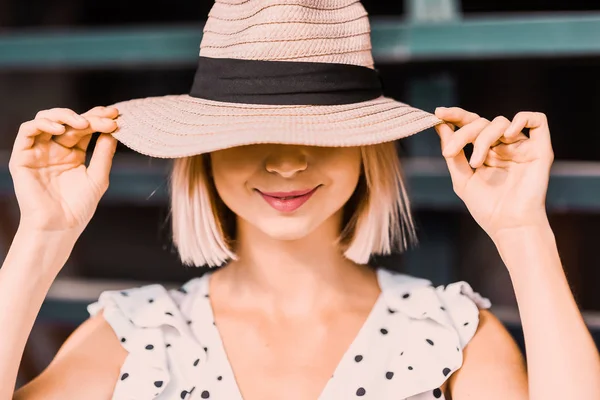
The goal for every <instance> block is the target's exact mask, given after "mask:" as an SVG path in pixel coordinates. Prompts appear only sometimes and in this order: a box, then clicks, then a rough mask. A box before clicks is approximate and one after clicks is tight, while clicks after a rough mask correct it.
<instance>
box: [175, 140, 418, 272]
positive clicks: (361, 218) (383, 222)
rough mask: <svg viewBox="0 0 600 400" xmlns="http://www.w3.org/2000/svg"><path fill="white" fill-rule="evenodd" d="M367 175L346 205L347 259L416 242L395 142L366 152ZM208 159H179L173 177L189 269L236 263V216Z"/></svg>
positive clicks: (343, 239) (179, 241)
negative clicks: (212, 173)
mask: <svg viewBox="0 0 600 400" xmlns="http://www.w3.org/2000/svg"><path fill="white" fill-rule="evenodd" d="M361 154H362V173H361V176H360V179H359V182H358V185H357V187H356V189H355V191H354V193H353V194H352V196H351V197H350V199H349V200H348V202H347V203H346V204H345V206H344V217H343V224H342V230H341V233H340V236H339V239H338V244H339V245H340V246H341V248H342V250H343V251H344V255H345V257H346V258H348V259H350V260H352V261H354V262H356V263H358V264H367V263H368V261H369V259H370V257H371V256H372V255H386V254H390V253H392V252H394V251H403V250H405V249H406V248H407V247H408V246H409V244H413V243H415V242H416V236H415V228H414V224H413V220H412V216H411V214H410V205H409V202H408V197H407V194H406V189H405V187H404V182H403V176H402V170H401V167H400V159H399V157H398V153H397V150H396V146H395V144H394V142H387V143H382V144H376V145H371V146H363V147H361ZM209 170H210V159H209V155H207V154H204V155H198V156H192V157H184V158H178V159H176V160H175V161H174V163H173V169H172V172H171V182H170V190H171V218H172V229H173V243H174V244H175V246H176V247H177V250H178V253H179V257H180V259H181V261H182V262H183V263H184V264H185V265H195V266H202V265H207V266H210V267H214V266H219V265H222V264H224V263H226V262H227V261H228V260H231V259H233V260H235V259H236V255H235V253H234V252H233V250H232V246H231V244H232V242H233V241H234V240H235V229H236V224H235V215H234V214H233V212H232V211H231V210H229V208H227V206H225V204H224V203H223V201H222V200H221V199H220V197H219V195H218V193H217V190H216V187H215V185H214V182H213V180H212V178H211V177H210V174H209Z"/></svg>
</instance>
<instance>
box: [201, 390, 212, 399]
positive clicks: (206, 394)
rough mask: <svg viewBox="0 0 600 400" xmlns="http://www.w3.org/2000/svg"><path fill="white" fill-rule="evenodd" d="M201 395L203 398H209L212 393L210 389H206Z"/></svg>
mask: <svg viewBox="0 0 600 400" xmlns="http://www.w3.org/2000/svg"><path fill="white" fill-rule="evenodd" d="M200 397H202V398H203V399H208V398H209V397H210V393H208V391H206V390H205V391H204V392H202V393H201V394H200Z"/></svg>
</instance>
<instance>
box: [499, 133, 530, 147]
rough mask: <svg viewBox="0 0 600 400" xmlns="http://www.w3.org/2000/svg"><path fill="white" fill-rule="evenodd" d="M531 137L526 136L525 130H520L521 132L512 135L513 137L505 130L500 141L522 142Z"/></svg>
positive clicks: (509, 142)
mask: <svg viewBox="0 0 600 400" xmlns="http://www.w3.org/2000/svg"><path fill="white" fill-rule="evenodd" d="M527 139H529V138H528V137H527V136H525V134H524V133H523V132H519V134H518V135H517V136H511V137H506V131H505V132H504V135H503V136H502V137H500V139H499V140H500V142H502V143H505V144H511V143H517V142H520V141H522V140H527Z"/></svg>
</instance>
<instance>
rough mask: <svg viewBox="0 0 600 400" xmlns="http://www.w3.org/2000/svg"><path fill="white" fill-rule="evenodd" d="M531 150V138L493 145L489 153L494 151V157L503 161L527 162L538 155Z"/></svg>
mask: <svg viewBox="0 0 600 400" xmlns="http://www.w3.org/2000/svg"><path fill="white" fill-rule="evenodd" d="M529 150H531V142H530V141H529V140H522V141H519V142H515V143H510V144H499V145H498V146H495V147H493V148H492V149H491V150H490V151H489V152H488V155H489V154H490V153H492V154H491V156H492V157H494V158H496V159H498V160H502V161H510V162H512V163H525V162H529V161H531V160H532V159H533V158H534V157H536V154H535V152H532V151H529ZM484 163H485V162H484Z"/></svg>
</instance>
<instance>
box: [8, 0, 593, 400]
mask: <svg viewBox="0 0 600 400" xmlns="http://www.w3.org/2000/svg"><path fill="white" fill-rule="evenodd" d="M368 38H369V26H368V19H367V16H366V13H365V12H364V9H363V8H362V6H361V5H360V3H357V2H355V1H350V0H337V1H332V0H330V1H328V2H319V1H310V2H309V1H296V2H273V1H250V2H248V1H233V2H217V3H216V4H215V6H214V7H213V10H212V11H211V14H210V16H209V19H208V21H207V24H206V25H205V29H204V37H203V42H202V45H201V57H200V63H199V67H198V74H197V75H196V79H195V81H194V86H193V87H192V91H191V92H190V95H182V96H165V97H162V98H148V99H138V100H131V101H128V102H123V103H119V104H117V105H116V107H96V108H94V109H92V110H90V111H88V112H86V113H83V114H82V115H78V114H77V113H75V112H73V111H71V110H68V109H51V110H45V111H41V112H40V113H38V115H37V116H36V118H35V119H33V120H32V121H28V122H25V123H24V124H23V125H22V126H21V129H20V130H19V133H18V134H17V138H16V140H15V145H14V149H13V153H12V157H11V160H10V165H9V167H10V172H11V174H12V176H13V179H14V185H15V192H16V195H17V199H18V201H19V206H20V209H21V222H20V225H19V229H18V232H17V234H16V236H15V238H14V242H13V244H12V246H11V247H10V250H9V252H8V255H7V257H6V259H5V261H4V264H3V266H2V269H0V304H1V305H2V306H1V307H0V324H2V326H3V327H4V328H3V340H2V341H0V400H5V399H6V400H8V399H11V398H13V399H19V400H37V399H45V400H46V399H61V400H62V399H81V398H85V399H109V398H112V399H115V400H126V399H127V400H130V399H159V400H164V399H170V400H171V399H184V400H185V399H226V400H241V399H244V400H256V399H260V400H263V399H298V400H300V399H302V400H304V399H321V400H333V399H336V400H337V399H344V400H346V399H352V398H369V399H378V400H380V399H382V400H385V399H411V400H431V399H444V398H446V399H454V400H466V399H490V400H494V399H498V400H500V399H502V400H504V399H533V400H548V399H567V398H568V399H600V383H599V382H600V379H599V377H600V361H599V357H598V352H597V350H596V348H595V345H594V343H593V341H592V339H591V336H590V335H589V333H588V331H587V329H586V326H585V324H584V322H583V319H582V317H581V314H580V313H579V311H578V309H577V306H576V304H575V301H574V299H573V296H572V294H571V292H570V290H569V286H568V284H567V281H566V279H565V275H564V273H563V271H562V267H561V264H560V259H559V256H558V251H557V248H556V244H555V242H554V237H553V234H552V230H551V229H550V226H549V224H548V219H547V216H546V211H545V195H546V189H547V185H548V177H549V171H550V166H551V164H552V161H553V153H552V146H551V142H550V133H549V129H548V123H547V120H546V117H545V116H544V115H543V114H540V113H536V112H522V113H519V114H517V115H516V116H515V117H514V118H513V119H512V120H508V119H506V118H504V117H497V118H495V119H494V120H493V121H489V120H486V119H485V118H481V117H479V116H478V115H476V114H474V113H472V112H468V111H465V110H463V109H460V108H449V109H445V108H439V109H437V110H436V113H435V116H434V115H431V114H428V113H426V112H424V111H422V110H418V109H415V108H412V107H409V106H407V105H406V104H403V103H400V102H396V101H394V100H392V99H389V98H386V97H383V95H382V94H381V88H380V86H379V81H378V77H377V76H376V71H375V70H374V69H373V64H372V58H371V54H370V41H369V40H368ZM434 125H435V126H436V130H437V132H438V134H439V135H440V139H441V148H442V153H443V155H444V157H445V158H446V160H447V163H448V169H449V171H450V175H451V178H452V182H453V184H454V189H455V191H456V193H457V195H458V196H459V197H460V198H461V199H462V200H463V201H464V202H465V204H466V205H467V207H468V209H469V211H470V213H471V214H472V215H473V217H474V218H475V220H476V221H477V222H478V223H479V225H480V226H481V227H482V228H483V229H484V230H485V231H486V232H487V233H488V234H489V236H490V238H491V239H492V240H493V241H494V243H495V244H496V246H497V248H498V251H499V252H500V255H501V256H502V258H503V260H504V261H505V263H506V266H507V268H508V271H509V272H510V276H511V278H512V282H513V285H514V290H515V292H516V296H517V301H518V305H519V309H520V313H521V317H522V323H523V329H524V334H525V343H526V349H527V371H528V373H526V368H525V365H524V361H523V359H522V357H521V355H520V353H519V351H518V349H517V347H516V346H515V344H514V342H513V341H512V340H511V338H510V336H509V334H508V333H507V332H506V330H505V329H504V328H503V327H502V324H501V323H500V322H499V321H498V320H497V319H496V318H495V317H494V316H493V315H492V314H491V313H490V312H489V311H487V310H486V308H488V307H489V306H490V304H489V301H487V299H485V298H482V297H481V296H479V295H478V294H477V293H475V292H473V291H472V289H471V287H470V286H469V285H468V284H467V283H465V282H456V283H453V284H450V285H447V286H445V287H444V286H441V287H438V288H434V287H432V286H431V284H430V282H429V281H427V280H424V279H420V278H416V277H411V276H408V275H403V274H398V273H391V272H389V271H385V270H383V269H380V268H377V267H376V266H368V264H367V263H368V261H369V258H370V256H371V255H373V254H386V253H389V252H390V251H392V250H394V249H402V248H404V247H405V246H406V244H407V243H408V242H410V241H411V239H412V238H413V235H414V230H413V225H412V220H411V218H410V212H409V207H408V202H407V199H406V194H405V191H404V187H403V184H402V176H401V173H400V162H399V160H398V156H397V152H396V150H395V147H394V142H393V141H394V140H395V139H400V138H402V137H406V136H408V135H410V134H414V133H417V132H418V131H420V130H423V129H425V128H427V127H430V126H434ZM525 128H529V129H530V135H529V136H527V135H525V134H524V133H522V130H523V129H525ZM93 132H100V133H101V134H100V137H99V138H98V142H97V144H96V147H95V149H94V151H93V154H92V158H91V161H90V163H89V165H88V166H86V165H85V153H86V150H87V146H88V144H89V142H90V137H91V134H92V133H93ZM117 140H120V141H121V142H123V143H125V144H127V145H128V146H130V147H131V148H132V149H134V150H136V151H138V152H140V153H142V154H147V155H150V156H154V157H166V158H174V159H175V162H174V166H173V172H172V177H171V192H172V194H171V207H172V220H173V236H174V241H175V243H176V245H177V247H178V250H179V253H180V256H181V259H182V261H183V262H184V263H186V264H189V265H210V266H219V268H218V269H215V270H214V271H212V272H210V273H208V274H205V275H203V276H200V277H198V278H195V279H192V280H191V281H189V282H187V283H186V284H185V285H183V286H182V287H181V288H180V289H179V290H166V289H165V288H164V287H163V286H161V285H158V284H156V285H149V286H144V287H140V288H132V289H130V290H125V291H121V292H118V291H106V292H104V293H103V294H102V295H101V296H100V298H99V299H98V301H97V302H95V303H93V304H91V305H90V306H89V307H88V309H89V311H90V313H91V314H92V317H91V318H90V319H89V320H88V321H86V322H85V323H83V324H82V325H81V327H79V328H78V329H77V330H76V331H75V332H74V333H73V335H72V336H71V337H70V338H69V339H68V340H67V342H66V343H65V344H64V345H63V347H62V348H61V349H60V351H59V353H58V354H57V356H56V358H55V359H54V360H53V362H52V363H51V365H50V366H49V367H48V368H47V369H46V370H45V371H44V372H43V373H42V374H41V375H40V376H39V377H38V378H36V379H34V380H33V381H32V382H30V383H29V384H27V385H25V386H24V387H23V388H22V389H20V390H19V391H18V392H17V393H15V394H13V391H14V390H13V388H14V384H15V377H16V375H17V370H18V366H19V362H20V359H21V356H22V352H23V348H24V346H25V343H26V340H27V337H28V335H29V333H30V330H31V327H32V325H33V323H34V320H35V317H36V315H37V313H38V312H39V309H40V306H41V303H42V301H43V299H44V297H45V295H46V293H47V291H48V288H49V286H50V285H51V283H52V282H53V280H54V279H55V278H56V276H57V274H58V273H59V271H60V269H61V268H62V266H63V264H64V263H65V261H66V260H67V258H68V257H69V254H70V252H71V249H72V248H73V246H74V244H75V242H76V240H77V238H78V237H79V235H80V234H81V232H82V231H83V230H84V229H85V227H86V225H87V224H88V222H89V221H90V219H91V218H92V216H93V214H94V211H95V209H96V207H97V204H98V202H99V200H100V198H101V197H102V195H103V193H104V192H105V191H106V189H107V188H108V185H109V172H110V169H111V162H112V158H113V155H114V152H115V149H116V142H117ZM467 143H473V144H474V152H473V155H472V157H471V159H470V160H467V159H466V157H465V154H464V152H463V150H462V149H463V147H464V146H465V145H466V144H467ZM482 268H485V266H482ZM480 309H481V310H480ZM467 344H468V345H467Z"/></svg>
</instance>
